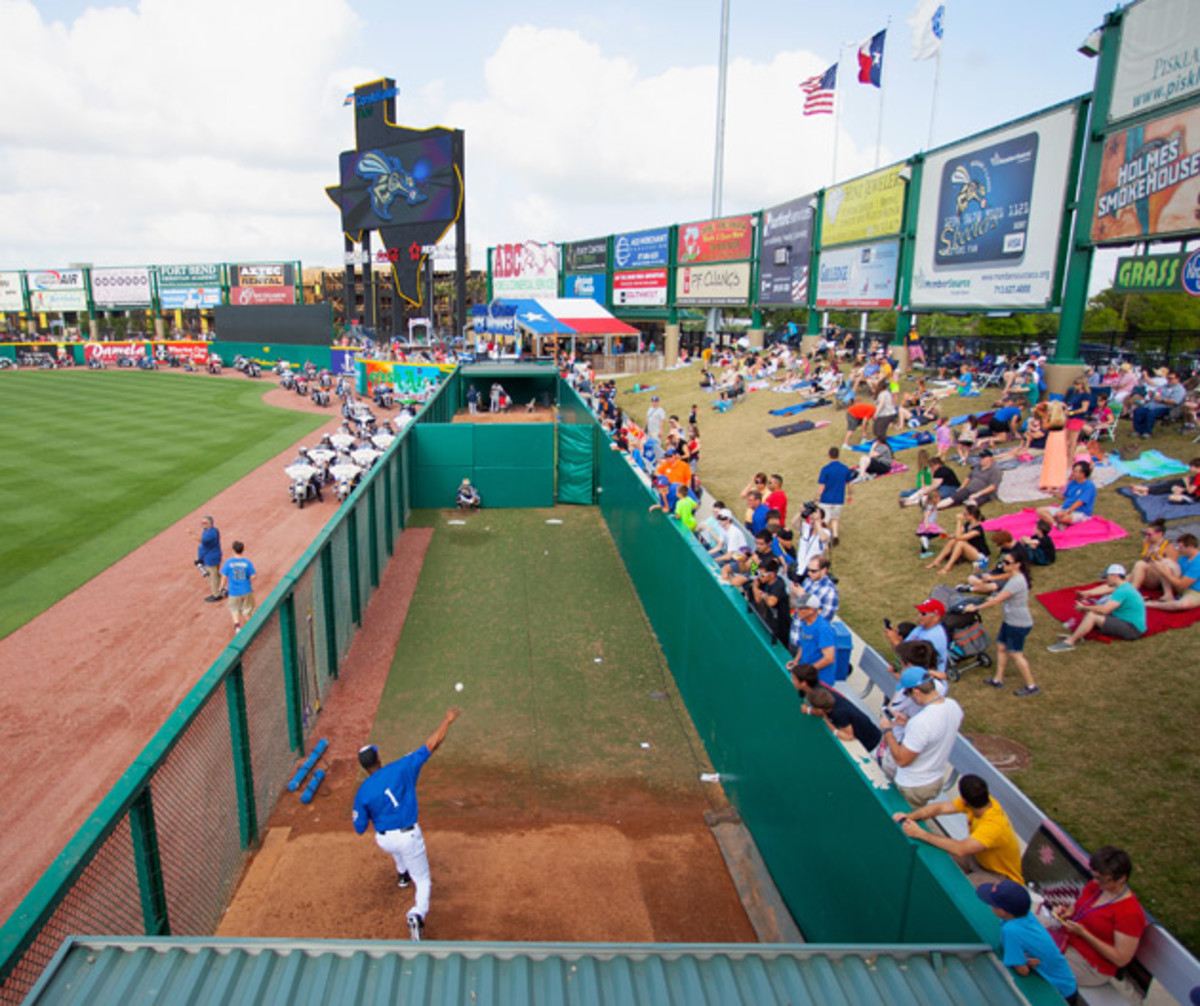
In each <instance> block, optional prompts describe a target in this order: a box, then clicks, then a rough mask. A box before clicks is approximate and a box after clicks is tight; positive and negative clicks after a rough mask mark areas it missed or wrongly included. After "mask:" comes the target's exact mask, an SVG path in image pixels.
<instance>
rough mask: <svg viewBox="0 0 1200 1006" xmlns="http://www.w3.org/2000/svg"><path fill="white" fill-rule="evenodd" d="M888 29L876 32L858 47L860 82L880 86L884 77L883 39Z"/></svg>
mask: <svg viewBox="0 0 1200 1006" xmlns="http://www.w3.org/2000/svg"><path fill="white" fill-rule="evenodd" d="M885 35H887V29H886V28H885V29H884V30H883V31H881V32H878V33H876V34H875V35H873V36H872V37H871V40H870V41H869V42H864V43H863V44H862V45H861V46H859V49H858V82H859V83H860V84H874V85H875V86H876V87H880V86H882V85H881V80H882V78H883V39H884V36H885Z"/></svg>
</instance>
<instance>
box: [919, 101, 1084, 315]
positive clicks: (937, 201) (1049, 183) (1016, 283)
mask: <svg viewBox="0 0 1200 1006" xmlns="http://www.w3.org/2000/svg"><path fill="white" fill-rule="evenodd" d="M1077 111H1078V110H1077V107H1076V106H1075V105H1074V104H1072V105H1069V106H1066V107H1063V108H1059V109H1057V110H1052V111H1050V112H1047V113H1044V114H1042V115H1039V116H1035V117H1033V118H1030V119H1026V120H1024V121H1021V122H1017V123H1014V124H1012V125H1010V126H1007V127H1004V128H1002V129H998V130H993V131H992V132H989V133H985V134H983V135H982V136H978V137H975V138H973V139H970V140H967V141H964V142H962V143H957V144H954V145H952V146H949V147H945V148H943V149H941V150H939V151H935V152H933V153H931V154H928V155H927V156H926V158H925V169H924V173H923V174H922V176H921V202H920V213H919V216H918V220H917V236H916V245H915V252H914V256H913V277H912V293H911V306H912V307H914V308H942V307H944V308H951V309H958V308H967V309H981V310H988V309H996V308H1026V309H1028V308H1044V307H1047V306H1049V305H1050V304H1051V303H1052V302H1053V301H1054V299H1055V293H1056V291H1055V286H1054V281H1055V270H1056V268H1057V264H1058V249H1059V238H1060V236H1061V233H1062V221H1063V212H1064V207H1065V204H1066V195H1067V185H1068V181H1069V179H1068V177H1067V176H1068V173H1069V171H1070V166H1071V154H1072V149H1073V146H1074V138H1075V120H1076V114H1077Z"/></svg>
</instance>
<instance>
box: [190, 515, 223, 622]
mask: <svg viewBox="0 0 1200 1006" xmlns="http://www.w3.org/2000/svg"><path fill="white" fill-rule="evenodd" d="M200 528H201V530H200V546H199V547H198V548H197V549H196V565H197V566H199V567H200V571H201V572H202V573H203V574H204V575H205V576H207V577H208V597H206V598H205V599H204V600H206V601H219V600H221V596H222V595H221V555H222V552H221V532H220V531H218V530H217V528H216V525H215V524H214V523H213V519H212V518H211V517H205V518H204V519H203V520H202V521H201V523H200Z"/></svg>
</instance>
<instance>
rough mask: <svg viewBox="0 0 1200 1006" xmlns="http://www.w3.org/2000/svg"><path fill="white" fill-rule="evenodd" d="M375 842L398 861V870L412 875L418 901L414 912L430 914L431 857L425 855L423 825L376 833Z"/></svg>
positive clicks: (413, 909)
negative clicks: (405, 829) (410, 828)
mask: <svg viewBox="0 0 1200 1006" xmlns="http://www.w3.org/2000/svg"><path fill="white" fill-rule="evenodd" d="M375 844H376V845H378V846H379V848H381V849H382V850H383V851H384V852H386V853H387V854H388V855H389V856H391V857H392V859H394V860H395V861H396V872H397V873H407V874H408V875H409V876H410V877H412V881H413V886H414V887H415V888H416V889H417V901H416V904H415V905H413V907H412V914H416V915H419V916H421V918H422V919H424V918H425V916H426V915H428V914H429V889H430V887H431V884H430V880H429V857H427V856H426V855H425V836H424V835H422V834H421V826H420V825H419V824H417V825H413V829H412V831H399V830H394V831H387V832H384V833H383V834H382V835H380V834H379V833H378V832H376V833H375Z"/></svg>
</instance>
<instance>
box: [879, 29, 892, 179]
mask: <svg viewBox="0 0 1200 1006" xmlns="http://www.w3.org/2000/svg"><path fill="white" fill-rule="evenodd" d="M891 27H892V16H891V15H890V14H889V15H888V19H887V24H886V25H884V27H883V30H884V36H883V37H884V39H885V42H884V45H885V46H886V44H887V42H886V39H887V36H888V32H890V30H891ZM887 63H888V61H887V59H886V58H885V59H884V60H883V65H882V66H881V67H880V68H879V124H878V125H877V126H876V128H875V167H877V168H878V167H879V160H880V158H881V157H882V156H883V89H884V88H885V87H886V86H887V85H886V74H887Z"/></svg>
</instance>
